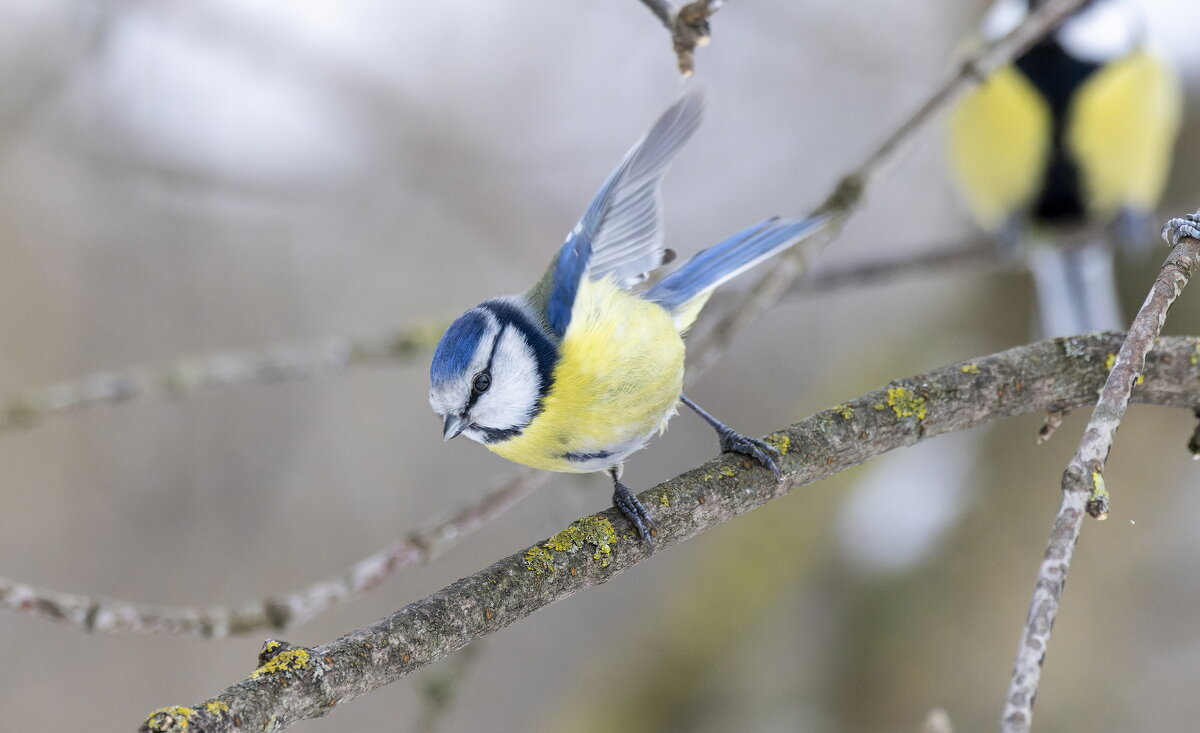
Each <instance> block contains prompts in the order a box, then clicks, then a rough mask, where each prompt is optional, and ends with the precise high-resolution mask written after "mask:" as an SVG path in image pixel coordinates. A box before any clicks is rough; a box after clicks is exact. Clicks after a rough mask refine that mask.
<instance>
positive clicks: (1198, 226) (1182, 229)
mask: <svg viewBox="0 0 1200 733" xmlns="http://www.w3.org/2000/svg"><path fill="white" fill-rule="evenodd" d="M1183 237H1191V238H1192V239H1200V211H1197V212H1196V213H1195V214H1188V215H1187V216H1182V217H1179V218H1176V219H1171V220H1170V221H1168V222H1167V223H1166V225H1165V226H1164V227H1163V228H1162V238H1163V239H1165V240H1166V241H1167V244H1169V245H1171V246H1172V247H1174V246H1176V245H1178V244H1179V240H1180V239H1181V238H1183Z"/></svg>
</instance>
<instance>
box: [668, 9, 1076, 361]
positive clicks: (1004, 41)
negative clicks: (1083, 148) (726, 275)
mask: <svg viewBox="0 0 1200 733" xmlns="http://www.w3.org/2000/svg"><path fill="white" fill-rule="evenodd" d="M1084 1H1085V0H1048V1H1047V2H1046V3H1044V4H1042V5H1041V6H1040V7H1039V8H1038V9H1037V10H1035V11H1034V12H1032V13H1030V14H1029V15H1028V16H1027V17H1026V18H1025V20H1024V21H1023V22H1022V23H1021V24H1020V25H1018V26H1017V27H1016V28H1014V29H1013V30H1012V32H1010V33H1009V34H1008V35H1006V36H1004V37H1003V38H1001V39H999V40H997V41H995V42H994V43H991V44H989V45H987V46H985V47H984V48H983V49H981V50H980V51H979V52H977V53H975V54H973V55H972V56H970V57H969V58H968V59H967V60H966V61H964V62H963V64H962V65H961V66H960V67H959V70H958V71H957V72H956V73H955V74H953V75H952V76H951V77H950V78H949V79H946V80H945V81H944V82H942V84H941V85H939V86H938V88H937V89H936V90H935V91H934V92H933V94H931V95H930V96H929V97H928V98H927V99H926V100H925V101H924V103H922V104H921V105H920V106H919V107H918V108H917V109H916V111H915V112H913V113H912V115H910V116H909V117H908V118H907V119H906V120H904V121H903V122H902V123H901V124H900V125H899V126H898V127H896V129H895V130H894V131H893V132H892V133H891V134H890V135H888V136H887V137H886V138H885V139H884V140H883V142H882V143H880V144H879V146H878V147H877V148H875V150H874V151H872V152H871V153H870V154H869V155H868V156H867V157H866V159H864V160H863V161H862V163H860V164H859V165H858V166H857V167H856V168H854V169H853V170H851V172H850V173H849V174H847V175H846V176H844V177H843V178H842V179H841V181H839V182H838V184H837V185H836V186H835V187H834V189H833V191H832V192H831V193H830V194H829V196H828V197H827V198H826V199H825V202H824V203H823V204H821V205H820V206H819V207H817V209H816V211H815V212H813V213H825V214H832V216H830V217H829V218H828V219H826V223H825V226H824V227H822V228H820V229H816V230H814V231H813V233H812V235H811V236H810V239H809V241H808V242H805V243H802V244H800V245H797V246H795V247H793V248H792V249H791V250H789V251H788V252H786V253H785V254H783V255H781V256H780V257H777V258H775V260H773V261H772V266H771V269H770V270H769V271H768V272H767V274H766V275H764V276H763V277H762V278H761V279H760V280H759V281H758V282H757V283H755V284H754V285H753V286H752V287H750V288H749V290H747V294H746V295H745V296H744V297H743V298H742V299H741V301H740V302H739V303H738V304H737V305H736V306H735V307H733V308H732V309H731V310H730V311H729V312H728V313H726V314H725V315H724V316H722V317H721V318H720V319H719V320H718V321H717V322H716V324H715V325H714V326H713V327H712V328H711V329H710V330H709V332H708V333H707V334H706V335H705V337H704V339H703V340H702V341H701V342H700V343H701V345H702V346H703V347H704V353H703V355H702V356H701V357H700V358H694V359H693V360H692V363H691V364H690V365H689V367H688V374H689V375H692V377H693V378H695V377H698V376H699V374H700V373H701V372H703V371H706V370H707V369H708V368H709V367H710V366H712V365H713V363H714V362H715V361H716V360H717V358H719V356H720V354H721V353H723V352H724V350H725V349H726V348H728V345H729V342H730V340H731V339H732V337H733V335H734V334H736V333H738V332H740V331H741V330H742V328H743V327H745V326H746V325H748V324H749V323H750V322H751V321H753V320H755V319H757V318H758V317H759V316H760V315H762V313H763V312H765V311H766V310H767V309H768V308H770V307H771V306H773V305H774V304H775V303H777V302H778V301H779V299H780V298H781V297H782V296H783V295H784V293H786V292H787V291H788V290H789V288H790V287H791V284H792V281H793V280H795V279H796V278H797V277H798V276H799V275H800V274H801V273H802V272H803V270H804V260H805V258H806V257H807V256H808V255H809V253H810V251H811V250H813V249H816V248H819V247H820V245H822V244H823V243H825V242H828V241H830V240H832V239H833V238H834V237H836V236H837V235H838V233H839V232H840V231H841V229H842V227H843V226H844V225H845V222H846V221H847V220H848V219H849V218H850V217H851V216H852V215H853V214H854V213H855V212H856V211H857V210H858V207H859V204H860V203H861V202H862V199H863V196H864V194H865V193H866V191H867V190H868V189H869V188H870V187H871V185H872V184H873V183H874V182H875V180H876V179H877V178H879V176H881V175H882V174H883V173H884V172H886V170H887V169H888V168H889V167H890V165H891V164H892V163H893V162H894V161H895V160H896V159H897V157H898V156H899V154H900V153H901V152H902V151H903V149H904V148H905V147H906V145H907V143H908V142H909V141H910V140H911V139H912V138H913V137H914V136H915V135H916V133H917V132H919V131H920V130H922V129H923V128H924V127H925V126H926V125H928V124H929V123H930V122H931V121H932V120H933V118H934V117H935V116H936V115H937V114H938V113H939V112H941V111H942V110H943V109H945V108H946V107H947V106H949V104H950V103H951V102H952V101H954V100H955V99H956V98H957V97H958V96H959V95H960V94H962V93H963V92H965V91H967V90H968V89H970V88H971V87H973V86H975V85H977V84H979V83H980V82H981V81H982V80H983V79H985V78H986V77H988V76H989V75H991V74H992V72H994V71H996V70H997V69H999V68H1000V67H1001V66H1003V65H1005V64H1007V63H1009V62H1010V61H1011V60H1012V59H1013V58H1014V57H1016V56H1017V55H1018V54H1019V53H1021V52H1022V51H1024V50H1025V49H1026V48H1028V47H1029V46H1031V45H1032V44H1033V43H1034V42H1035V41H1037V40H1038V39H1039V38H1041V37H1042V36H1044V35H1046V34H1047V33H1049V32H1050V31H1051V30H1053V29H1054V28H1056V27H1057V26H1058V24H1059V23H1061V22H1062V20H1063V18H1065V17H1066V16H1067V15H1069V14H1070V13H1071V12H1072V11H1074V10H1076V9H1078V8H1079V7H1080V6H1081V5H1083V3H1084Z"/></svg>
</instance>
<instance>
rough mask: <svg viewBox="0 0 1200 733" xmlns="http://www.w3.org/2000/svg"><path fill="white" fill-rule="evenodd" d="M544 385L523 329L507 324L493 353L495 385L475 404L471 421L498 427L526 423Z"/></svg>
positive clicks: (503, 428) (509, 426)
mask: <svg viewBox="0 0 1200 733" xmlns="http://www.w3.org/2000/svg"><path fill="white" fill-rule="evenodd" d="M540 388H541V378H540V376H539V374H538V368H537V359H536V357H535V356H534V354H533V349H532V348H531V347H530V345H529V343H528V342H526V341H525V337H524V336H523V335H521V332H520V331H518V330H517V329H515V328H512V327H509V328H506V329H504V331H503V332H501V334H500V343H499V345H498V346H497V347H496V351H495V355H494V356H493V357H492V386H491V388H489V389H488V391H487V392H484V393H483V394H482V395H480V396H479V399H478V400H476V402H475V406H474V407H473V408H471V422H473V423H476V424H478V425H481V426H483V427H487V428H496V429H498V430H507V429H509V428H518V427H523V426H524V425H525V424H526V423H527V422H529V418H530V416H531V415H532V414H533V410H534V408H535V407H536V405H537V401H538V397H539V395H540Z"/></svg>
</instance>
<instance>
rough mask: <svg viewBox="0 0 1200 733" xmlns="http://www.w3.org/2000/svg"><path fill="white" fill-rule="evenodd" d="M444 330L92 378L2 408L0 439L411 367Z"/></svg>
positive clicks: (426, 328) (411, 330) (421, 328)
mask: <svg viewBox="0 0 1200 733" xmlns="http://www.w3.org/2000/svg"><path fill="white" fill-rule="evenodd" d="M442 330H443V329H442V326H441V324H437V325H417V326H411V327H408V328H405V329H402V330H400V331H396V332H394V333H391V334H388V335H386V336H383V337H381V338H375V339H353V338H349V337H347V336H331V337H329V338H326V339H324V340H323V341H321V342H319V343H315V344H306V345H292V346H276V347H271V348H267V349H264V350H261V351H245V352H239V353H232V352H231V353H222V354H210V355H208V356H204V357H200V358H196V359H188V360H185V361H181V362H178V363H175V364H172V365H170V366H167V367H164V368H159V369H140V370H132V371H128V372H124V373H108V374H92V375H89V376H87V377H84V378H83V379H81V380H79V381H76V382H65V383H63V384H57V385H54V386H51V387H46V388H43V389H39V390H31V391H28V392H25V393H22V394H18V395H15V396H13V397H10V398H8V399H7V400H6V401H4V402H3V403H0V434H3V433H6V432H12V431H14V430H26V429H29V428H32V427H35V426H37V425H39V424H41V423H42V422H43V421H44V420H46V419H47V418H50V417H53V416H56V415H65V414H70V413H75V412H81V411H83V410H88V409H91V408H93V407H97V406H99V405H112V404H118V403H122V402H129V401H131V400H134V399H138V398H142V397H159V398H164V399H172V400H177V399H183V398H186V397H193V396H195V395H197V394H199V393H201V392H208V391H212V390H216V389H222V388H227V387H241V386H246V385H252V384H273V383H276V382H287V381H292V380H297V379H306V378H309V377H315V376H319V375H325V374H333V373H336V372H339V371H342V370H344V369H346V368H347V367H350V366H358V365H366V364H388V363H397V362H408V361H411V360H412V359H413V357H415V356H416V355H418V354H422V353H424V352H426V351H428V350H429V349H432V348H433V346H434V344H436V343H437V340H438V338H439V337H440V336H441V333H442Z"/></svg>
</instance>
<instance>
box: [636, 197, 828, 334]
mask: <svg viewBox="0 0 1200 733" xmlns="http://www.w3.org/2000/svg"><path fill="white" fill-rule="evenodd" d="M826 218H827V217H826V216H814V217H810V218H808V219H780V218H774V219H767V220H766V221H761V222H759V223H757V224H755V225H754V226H752V227H749V228H746V229H743V230H742V231H740V232H738V233H736V234H734V235H732V236H730V237H727V238H726V239H725V240H724V241H722V242H720V243H719V244H716V245H714V246H712V247H709V248H708V249H706V250H704V251H702V252H701V253H700V254H698V255H696V256H695V257H693V258H692V259H691V260H689V261H688V262H687V263H686V264H684V265H683V266H682V267H680V268H679V269H678V270H676V271H675V272H672V273H671V274H670V275H667V276H666V277H665V278H663V279H662V280H660V281H659V282H658V283H657V284H655V285H654V287H652V288H650V289H649V290H647V291H646V294H645V296H644V297H645V298H646V300H650V301H653V302H655V303H658V304H659V305H661V306H662V307H664V308H666V309H667V310H669V311H675V310H677V309H679V308H680V307H682V306H683V305H684V304H686V303H688V302H689V301H691V300H692V299H694V298H696V297H698V296H700V295H703V294H704V293H707V292H709V291H710V290H713V289H714V288H716V287H719V286H720V285H721V284H722V283H724V282H726V281H727V280H731V279H733V278H734V277H737V276H738V275H740V274H741V273H743V272H745V271H746V270H748V269H750V268H751V267H754V266H755V265H757V264H758V263H760V262H762V261H763V260H766V259H769V258H770V257H773V256H774V255H776V254H778V253H780V252H782V251H783V250H785V249H787V248H788V247H791V246H792V245H794V244H796V243H797V242H799V241H800V240H802V239H804V238H805V237H807V236H808V235H810V234H812V233H813V232H814V231H815V230H817V229H819V228H820V227H821V226H823V225H824V223H825V220H826Z"/></svg>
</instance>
